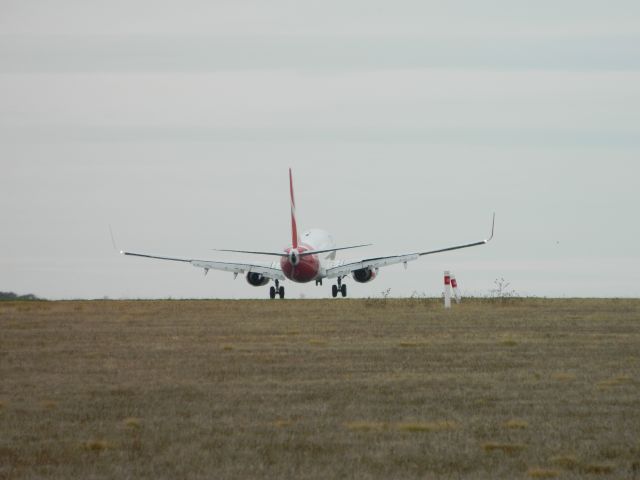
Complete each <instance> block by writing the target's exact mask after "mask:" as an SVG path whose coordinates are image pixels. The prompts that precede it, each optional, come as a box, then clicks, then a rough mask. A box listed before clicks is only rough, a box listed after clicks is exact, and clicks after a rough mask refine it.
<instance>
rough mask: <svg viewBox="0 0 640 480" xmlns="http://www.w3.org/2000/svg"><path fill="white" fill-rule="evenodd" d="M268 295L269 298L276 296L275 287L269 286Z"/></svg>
mask: <svg viewBox="0 0 640 480" xmlns="http://www.w3.org/2000/svg"><path fill="white" fill-rule="evenodd" d="M269 297H270V298H276V287H271V288H270V289H269Z"/></svg>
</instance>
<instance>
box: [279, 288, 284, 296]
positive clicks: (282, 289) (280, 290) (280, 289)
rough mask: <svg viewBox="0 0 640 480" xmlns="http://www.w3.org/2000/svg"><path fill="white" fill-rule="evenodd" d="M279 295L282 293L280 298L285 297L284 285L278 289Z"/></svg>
mask: <svg viewBox="0 0 640 480" xmlns="http://www.w3.org/2000/svg"><path fill="white" fill-rule="evenodd" d="M278 295H280V298H284V287H280V288H279V289H278Z"/></svg>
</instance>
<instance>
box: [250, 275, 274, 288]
mask: <svg viewBox="0 0 640 480" xmlns="http://www.w3.org/2000/svg"><path fill="white" fill-rule="evenodd" d="M247 282H249V285H253V286H254V287H262V286H264V285H266V284H267V283H269V279H268V278H267V277H265V276H264V275H262V274H261V273H257V272H249V273H247Z"/></svg>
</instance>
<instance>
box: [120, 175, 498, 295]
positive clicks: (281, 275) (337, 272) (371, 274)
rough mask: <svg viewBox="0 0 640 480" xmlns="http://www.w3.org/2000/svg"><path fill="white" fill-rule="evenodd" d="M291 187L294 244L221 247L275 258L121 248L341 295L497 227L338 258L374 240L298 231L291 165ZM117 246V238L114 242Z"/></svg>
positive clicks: (261, 282) (278, 290)
mask: <svg viewBox="0 0 640 480" xmlns="http://www.w3.org/2000/svg"><path fill="white" fill-rule="evenodd" d="M289 191H290V196H291V246H289V247H287V248H285V249H284V250H283V251H281V252H264V251H249V250H227V249H219V250H217V251H221V252H233V253H242V254H247V255H264V256H272V257H278V258H279V260H278V261H275V262H255V261H248V262H225V261H212V260H197V259H191V258H176V257H165V256H158V255H150V254H147V253H135V252H127V251H120V253H121V254H123V255H130V256H134V257H142V258H152V259H156V260H168V261H173V262H184V263H190V264H191V265H193V266H194V267H197V268H202V269H203V270H204V273H205V275H206V274H207V272H208V271H209V270H223V271H227V272H233V273H234V278H235V277H237V276H238V274H243V275H244V276H245V278H246V280H247V282H248V283H249V284H250V285H252V286H254V287H262V286H266V285H268V284H269V283H270V282H273V285H271V287H270V288H269V296H270V298H276V296H277V297H280V298H284V294H285V291H284V286H282V285H280V282H282V281H284V280H285V279H286V280H291V281H292V282H296V283H309V282H315V283H316V285H322V281H323V280H324V279H331V280H333V279H335V282H336V283H334V284H333V285H332V286H331V295H332V296H333V297H334V298H335V297H337V296H338V295H342V296H343V297H346V296H347V285H346V284H345V283H343V279H344V278H346V277H348V276H349V275H350V276H351V277H352V278H353V280H354V281H356V282H358V283H367V282H370V281H372V280H373V279H375V278H376V276H377V275H378V271H379V269H380V268H382V267H386V266H388V265H394V264H398V263H403V264H404V265H405V267H406V264H407V262H411V261H413V260H417V259H418V258H420V257H422V256H425V255H432V254H435V253H442V252H448V251H451V250H460V249H463V248H469V247H475V246H478V245H484V244H486V243H488V242H489V241H490V240H491V239H492V238H493V233H494V227H495V214H494V215H493V220H492V223H491V236H490V237H489V238H487V239H485V240H480V241H477V242H473V243H467V244H464V245H456V246H453V247H447V248H440V249H438V250H430V251H423V252H415V253H407V254H404V255H391V256H385V257H375V258H363V259H358V260H351V261H345V260H336V252H338V251H341V250H348V249H352V248H360V247H365V246H368V245H370V244H364V245H352V246H348V247H336V244H335V242H334V240H333V237H332V236H331V235H330V234H329V233H328V232H326V231H324V230H320V229H310V230H307V231H305V232H303V233H302V235H300V234H298V223H297V220H296V203H295V199H294V195H293V176H292V173H291V169H289ZM114 246H115V242H114Z"/></svg>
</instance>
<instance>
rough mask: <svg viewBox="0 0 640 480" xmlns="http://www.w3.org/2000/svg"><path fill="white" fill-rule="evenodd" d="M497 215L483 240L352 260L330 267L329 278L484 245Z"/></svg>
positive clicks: (494, 217)
mask: <svg viewBox="0 0 640 480" xmlns="http://www.w3.org/2000/svg"><path fill="white" fill-rule="evenodd" d="M495 222H496V216H495V214H494V215H493V222H492V224H491V236H490V237H489V238H487V239H486V240H481V241H479V242H473V243H467V244H464V245H455V246H453V247H446V248H440V249H438V250H429V251H426V252H416V253H408V254H405V255H391V256H388V257H375V258H365V259H364V260H356V261H351V262H346V263H343V264H342V265H337V266H335V267H332V268H328V269H327V270H326V277H327V278H336V277H344V276H345V275H349V274H351V273H352V272H355V271H356V270H360V269H363V268H371V269H375V268H380V267H386V266H388V265H395V264H397V263H405V264H406V263H407V262H411V261H413V260H417V259H418V258H420V257H422V256H424V255H433V254H434V253H441V252H450V251H452V250H460V249H463V248H470V247H476V246H479V245H484V244H486V243H488V242H489V241H491V239H492V238H493V232H494V229H495Z"/></svg>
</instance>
